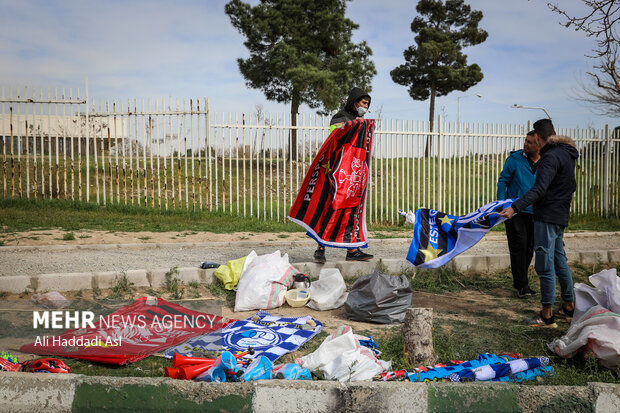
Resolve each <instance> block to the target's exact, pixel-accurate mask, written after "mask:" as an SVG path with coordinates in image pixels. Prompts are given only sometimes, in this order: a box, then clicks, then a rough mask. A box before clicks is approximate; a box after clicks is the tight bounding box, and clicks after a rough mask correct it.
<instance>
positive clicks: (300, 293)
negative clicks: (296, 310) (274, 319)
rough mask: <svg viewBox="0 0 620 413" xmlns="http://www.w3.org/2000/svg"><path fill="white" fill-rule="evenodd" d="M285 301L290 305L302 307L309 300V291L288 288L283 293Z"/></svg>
mask: <svg viewBox="0 0 620 413" xmlns="http://www.w3.org/2000/svg"><path fill="white" fill-rule="evenodd" d="M284 298H285V299H286V302H287V303H288V305H290V306H291V307H303V306H304V305H306V303H307V302H308V301H309V300H310V292H309V291H308V290H297V289H292V290H288V291H287V292H286V294H285V295H284Z"/></svg>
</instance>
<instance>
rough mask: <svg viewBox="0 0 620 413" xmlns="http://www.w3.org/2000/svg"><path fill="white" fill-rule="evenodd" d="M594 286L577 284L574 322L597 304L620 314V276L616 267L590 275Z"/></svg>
mask: <svg viewBox="0 0 620 413" xmlns="http://www.w3.org/2000/svg"><path fill="white" fill-rule="evenodd" d="M589 280H590V282H591V283H592V285H593V286H594V287H591V286H589V285H588V284H584V283H576V284H575V314H574V317H573V324H574V323H576V322H577V321H579V319H580V318H581V317H582V316H583V315H584V314H585V313H586V311H588V310H589V309H590V308H591V307H593V306H595V305H600V306H601V307H604V308H606V309H608V310H611V311H613V312H614V313H616V314H620V277H618V274H617V271H616V269H615V268H613V269H611V270H603V271H601V272H599V273H596V274H593V275H591V276H590V277H589Z"/></svg>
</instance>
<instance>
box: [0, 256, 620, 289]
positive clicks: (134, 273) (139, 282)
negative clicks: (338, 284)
mask: <svg viewBox="0 0 620 413" xmlns="http://www.w3.org/2000/svg"><path fill="white" fill-rule="evenodd" d="M567 258H568V260H569V262H579V263H581V264H584V265H596V264H617V263H620V250H608V251H604V250H603V251H584V252H575V253H568V254H567ZM292 264H293V266H294V267H295V268H297V269H298V270H299V271H300V272H302V273H304V274H308V275H309V276H310V277H312V278H318V276H319V273H320V271H321V269H322V268H338V269H339V270H340V272H341V273H342V276H343V277H344V278H345V279H355V278H358V277H359V276H361V275H364V274H369V273H371V272H373V271H374V270H375V269H381V270H382V271H383V272H385V273H387V274H393V275H398V274H402V273H403V272H405V271H413V272H414V274H415V271H416V270H415V269H414V268H413V267H411V266H410V265H409V263H408V262H407V261H406V260H404V259H402V260H401V259H393V258H391V259H388V258H380V259H373V260H370V261H367V262H353V261H331V262H327V263H325V264H316V263H314V262H298V263H292ZM447 266H448V268H450V269H453V270H456V271H459V272H467V271H474V272H479V273H487V272H493V271H501V270H504V269H507V268H510V255H508V254H491V255H480V256H479V255H459V256H457V257H455V258H454V259H453V260H452V261H450V263H448V264H447ZM169 271H170V269H169V268H161V269H154V270H143V269H142V270H128V271H106V272H86V273H57V274H40V275H34V276H23V275H15V276H7V277H2V283H1V284H0V292H6V293H13V294H19V293H23V292H24V291H28V292H48V291H78V290H90V289H93V288H98V289H106V288H110V287H112V286H114V285H115V284H116V283H117V281H118V280H119V279H120V278H121V277H123V276H126V277H127V279H128V280H129V281H130V282H132V283H133V284H134V285H135V286H136V287H150V288H161V287H162V286H164V285H165V283H166V273H168V272H169ZM214 272H215V270H214V269H208V270H203V269H201V268H196V267H185V268H178V274H175V275H174V276H175V277H176V278H178V279H179V280H180V281H181V282H182V283H184V284H187V283H190V282H194V281H195V282H198V283H201V284H211V283H212V282H213V280H214V279H215V277H214V275H213V273H214Z"/></svg>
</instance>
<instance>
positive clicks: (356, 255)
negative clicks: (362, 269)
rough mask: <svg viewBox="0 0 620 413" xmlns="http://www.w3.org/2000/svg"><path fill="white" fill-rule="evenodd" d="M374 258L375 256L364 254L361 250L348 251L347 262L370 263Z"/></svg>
mask: <svg viewBox="0 0 620 413" xmlns="http://www.w3.org/2000/svg"><path fill="white" fill-rule="evenodd" d="M372 257H373V255H370V254H366V253H365V252H362V250H361V249H359V248H358V249H356V250H355V251H353V252H351V251H347V258H346V260H347V261H368V260H370V259H371V258H372Z"/></svg>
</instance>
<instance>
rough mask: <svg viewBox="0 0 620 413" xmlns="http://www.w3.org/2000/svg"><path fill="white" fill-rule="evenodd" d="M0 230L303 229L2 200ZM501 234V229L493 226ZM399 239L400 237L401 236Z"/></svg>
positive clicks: (586, 221)
mask: <svg viewBox="0 0 620 413" xmlns="http://www.w3.org/2000/svg"><path fill="white" fill-rule="evenodd" d="M0 227H1V228H2V229H1V230H0V231H1V232H4V233H7V232H18V231H29V230H34V229H37V230H40V229H49V228H61V229H64V230H66V231H77V230H80V229H90V230H102V231H128V232H135V231H154V232H163V231H209V232H215V233H229V232H298V231H302V229H301V227H300V226H298V225H296V224H293V223H291V222H289V221H288V220H287V221H284V218H283V217H281V218H280V220H276V219H273V220H270V219H267V220H263V219H259V218H256V217H254V218H251V217H248V218H242V217H241V218H240V217H238V216H235V215H234V214H231V213H229V212H209V211H187V210H168V211H165V210H160V209H153V208H146V207H138V206H131V205H107V206H103V205H97V204H86V203H81V202H73V201H63V200H26V199H0ZM369 230H371V231H380V232H381V234H380V237H390V233H391V232H396V233H401V234H402V231H403V230H405V231H407V229H406V227H404V226H403V222H402V220H400V221H398V223H396V224H394V225H390V224H389V223H384V224H383V225H377V224H370V225H369ZM493 230H495V231H503V225H499V226H498V227H496V228H494V229H493ZM568 230H569V231H571V230H591V231H620V219H619V218H603V217H599V216H594V215H585V216H575V217H573V218H571V222H570V225H569V227H568ZM401 236H402V235H401Z"/></svg>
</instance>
